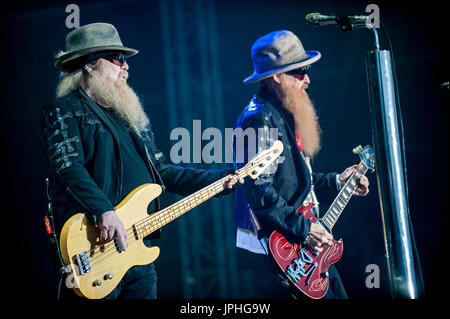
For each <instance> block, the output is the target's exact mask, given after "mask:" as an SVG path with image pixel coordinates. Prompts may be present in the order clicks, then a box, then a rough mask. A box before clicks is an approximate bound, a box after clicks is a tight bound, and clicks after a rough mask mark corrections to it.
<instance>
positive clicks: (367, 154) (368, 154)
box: [353, 145, 375, 172]
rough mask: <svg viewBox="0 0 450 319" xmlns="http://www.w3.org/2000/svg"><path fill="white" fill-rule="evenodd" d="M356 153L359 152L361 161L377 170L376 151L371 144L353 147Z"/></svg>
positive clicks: (371, 168) (372, 169)
mask: <svg viewBox="0 0 450 319" xmlns="http://www.w3.org/2000/svg"><path fill="white" fill-rule="evenodd" d="M353 153H354V154H358V155H359V158H360V159H361V162H362V163H364V165H366V166H367V168H369V169H370V170H371V171H372V172H374V171H375V153H374V151H373V149H372V147H371V146H370V145H366V146H364V148H363V147H362V146H361V145H359V146H357V147H355V148H354V149H353Z"/></svg>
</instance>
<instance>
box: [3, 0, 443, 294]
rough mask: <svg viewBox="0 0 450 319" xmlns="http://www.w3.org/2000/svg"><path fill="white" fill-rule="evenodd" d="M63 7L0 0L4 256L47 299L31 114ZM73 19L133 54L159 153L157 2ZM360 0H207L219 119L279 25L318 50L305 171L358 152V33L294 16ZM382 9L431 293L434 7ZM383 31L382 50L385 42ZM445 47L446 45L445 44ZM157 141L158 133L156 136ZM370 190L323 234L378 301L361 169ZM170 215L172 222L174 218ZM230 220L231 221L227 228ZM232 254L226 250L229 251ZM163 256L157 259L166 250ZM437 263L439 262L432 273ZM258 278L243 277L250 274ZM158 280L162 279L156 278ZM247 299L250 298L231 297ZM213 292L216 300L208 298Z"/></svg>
mask: <svg viewBox="0 0 450 319" xmlns="http://www.w3.org/2000/svg"><path fill="white" fill-rule="evenodd" d="M67 4H68V3H65V2H60V1H59V2H49V1H43V2H39V4H37V3H35V2H32V1H29V2H16V1H14V2H6V3H4V4H3V3H2V9H1V16H0V19H1V26H0V32H1V43H2V50H1V57H2V59H1V61H2V69H3V70H2V72H1V77H2V82H1V89H2V94H1V112H2V114H1V117H0V119H1V139H2V148H1V149H2V156H1V160H2V165H1V170H0V171H1V176H2V179H1V180H2V184H3V192H2V194H3V196H4V197H3V207H2V216H3V219H2V226H3V227H2V228H3V229H6V230H7V232H6V234H7V235H6V236H5V237H6V238H3V256H2V264H3V266H6V268H7V269H8V272H7V274H8V275H7V276H6V277H8V279H11V282H10V288H11V292H13V293H14V296H16V297H19V296H20V295H22V294H23V292H24V291H27V292H26V295H28V296H34V297H42V298H54V296H55V292H56V277H55V275H54V273H52V271H51V270H50V267H49V256H48V251H47V245H48V243H47V238H46V236H45V233H44V229H43V224H42V212H43V211H44V210H45V207H46V203H45V192H44V178H45V176H46V172H47V169H46V165H45V162H44V159H43V156H42V154H41V151H40V149H39V111H40V107H41V105H42V104H43V103H45V102H47V101H49V100H50V99H51V98H52V94H53V92H54V87H55V84H56V82H57V80H58V73H57V72H56V70H55V69H54V67H53V55H54V53H55V52H57V51H58V50H60V49H64V40H65V35H66V33H67V32H68V29H67V28H66V26H65V19H66V16H67V13H66V12H65V7H66V5H67ZM77 4H78V5H79V7H80V10H81V24H82V25H83V24H87V23H92V22H99V21H103V22H109V23H112V24H114V25H115V26H116V27H117V29H118V30H119V33H120V35H121V38H122V40H123V42H124V44H125V45H127V46H130V47H134V48H138V49H139V50H140V53H139V54H138V55H137V56H136V57H134V58H132V59H130V61H129V64H130V80H129V81H130V83H131V85H132V86H133V87H134V88H135V89H136V91H137V92H138V93H139V94H140V95H141V96H142V97H143V100H144V103H145V107H146V111H147V112H148V113H149V114H150V116H151V118H152V119H158V120H157V121H156V120H153V125H154V130H155V134H156V136H157V138H158V140H159V141H163V142H160V145H161V148H162V149H163V150H164V151H165V152H166V153H168V152H169V150H170V146H171V143H169V134H170V130H171V129H172V128H171V127H168V124H167V123H168V116H169V115H168V114H167V108H166V107H165V106H166V105H167V96H166V90H165V79H164V65H163V63H162V61H163V50H162V35H161V34H162V30H161V22H160V16H159V2H158V1H128V2H120V1H110V2H108V1H95V2H94V1H90V2H87V1H77ZM368 4H369V3H365V2H362V1H356V0H345V1H321V2H320V3H317V2H316V1H286V0H278V1H249V0H244V1H234V0H233V1H220V0H217V1H216V17H217V32H218V46H219V55H220V69H221V81H222V83H223V87H222V90H223V96H224V98H223V105H225V106H226V112H225V125H226V126H227V127H233V124H234V121H235V119H236V117H237V115H238V114H239V112H240V110H241V109H242V107H243V106H245V105H246V103H247V102H248V100H249V98H250V97H251V96H252V94H253V93H254V92H255V90H256V86H254V85H253V86H252V85H250V86H243V85H242V80H243V78H245V77H246V76H248V75H250V74H251V73H252V65H251V59H250V47H251V44H252V43H253V41H254V40H255V39H257V38H258V37H259V36H261V35H263V34H265V33H268V32H270V31H273V30H277V29H278V30H279V29H288V30H292V31H294V32H295V33H296V34H297V35H299V37H300V38H301V40H302V42H303V44H304V46H305V48H306V49H315V50H319V51H321V52H322V59H321V60H320V61H319V62H318V63H315V64H314V67H313V69H312V72H311V76H310V78H311V82H312V83H311V86H310V90H309V92H310V96H311V98H312V100H313V102H314V103H315V105H316V107H317V109H318V114H319V117H320V121H321V126H322V128H323V130H324V136H323V147H322V151H321V153H320V154H319V156H318V158H317V159H316V161H315V163H314V166H315V169H316V170H317V171H327V170H342V169H344V168H345V167H347V166H349V165H351V164H352V163H354V162H355V161H356V158H355V157H354V155H353V154H352V153H351V150H352V148H353V147H355V146H356V145H358V144H363V145H365V144H371V143H372V141H371V129H370V117H369V106H368V93H367V81H366V74H365V65H364V56H365V54H366V52H367V51H368V50H370V49H371V48H372V38H371V35H370V34H369V32H368V31H357V32H351V33H346V32H342V31H341V30H339V28H338V27H337V26H326V27H323V28H320V29H315V28H311V27H308V26H306V25H305V23H304V16H305V15H306V14H307V13H309V12H322V13H349V14H360V13H364V9H365V7H366V5H368ZM377 4H378V6H379V8H380V18H381V21H382V22H383V24H384V25H385V26H386V28H387V29H388V32H389V34H390V36H391V39H392V43H393V48H394V53H395V58H396V60H395V62H396V68H397V72H398V80H399V84H400V87H399V91H400V98H401V106H402V111H403V121H404V133H405V142H406V159H407V168H408V187H409V199H410V203H409V204H410V213H411V219H412V222H413V226H414V231H415V237H416V244H417V248H418V251H419V254H420V258H421V263H422V269H423V275H424V280H425V290H426V293H427V295H428V296H438V291H439V290H440V289H439V287H441V286H442V283H443V281H448V280H447V279H446V276H445V274H444V273H442V276H436V275H437V274H440V273H441V272H442V271H444V270H442V269H441V267H440V266H439V264H440V260H439V258H440V257H439V256H440V254H441V252H442V251H445V250H444V248H445V240H446V235H447V229H448V228H447V226H448V215H447V213H448V183H447V178H448V169H447V167H448V166H447V161H448V136H447V134H448V119H447V118H448V109H447V108H448V90H443V89H441V87H440V86H441V83H443V82H445V81H448V80H449V74H448V51H445V50H444V45H445V42H446V40H445V39H446V38H447V35H446V33H447V29H448V28H445V27H444V25H445V22H444V21H441V20H440V19H438V18H437V16H438V13H440V12H444V9H443V7H441V6H440V5H439V4H438V2H430V1H428V2H427V3H426V4H424V3H423V2H422V3H418V2H410V3H401V4H396V5H394V4H391V3H387V2H380V1H378V2H377ZM385 43H386V42H385V40H384V38H382V47H383V48H386V45H385ZM446 52H447V54H444V53H446ZM166 141H167V142H166ZM369 179H370V182H371V193H370V194H369V195H368V196H367V197H366V198H365V199H360V198H357V199H354V200H353V201H352V202H351V203H350V204H349V206H348V208H347V209H346V210H347V212H346V215H345V217H344V218H343V221H342V222H340V223H339V224H338V225H337V226H336V229H335V231H334V233H335V236H336V237H342V238H344V240H345V242H346V250H345V253H344V257H343V258H342V260H341V261H340V262H339V265H338V268H339V270H340V272H341V275H342V277H343V279H344V282H345V283H346V288H347V290H348V292H349V295H350V297H352V298H365V299H367V298H374V297H389V296H390V292H389V283H388V274H387V266H386V259H385V256H384V244H383V233H382V226H381V225H382V224H381V215H380V210H379V204H378V192H377V189H376V179H375V175H373V174H372V175H370V174H369ZM181 222H182V221H181ZM228 227H232V225H228ZM175 233H176V228H175V227H174V226H171V225H168V226H167V229H166V230H165V233H164V234H165V236H164V241H161V243H158V244H159V245H160V246H161V247H162V249H163V250H164V247H167V246H170V247H173V246H176V245H177V243H176V242H175V239H176V238H177V237H176V234H175ZM236 249H237V248H236ZM237 256H238V260H239V267H238V271H243V270H245V269H246V267H247V266H246V258H247V257H246V256H247V254H246V253H244V252H243V251H241V250H239V251H238V252H237ZM167 258H168V257H167ZM165 261H166V259H165V257H161V258H160V259H159V260H158V261H157V264H156V266H157V270H158V275H159V297H160V298H181V297H182V292H181V288H180V284H179V280H178V279H176V278H178V276H180V272H179V269H178V267H179V266H178V265H177V264H175V265H174V267H167V263H165ZM368 264H377V265H379V267H380V271H381V287H380V288H379V289H368V288H367V287H366V286H365V285H364V280H365V278H366V276H367V274H366V273H365V267H366V265H368ZM444 272H445V271H444ZM257 275H258V274H257V273H256V274H255V278H257ZM165 283H170V285H168V284H165ZM242 296H243V297H250V298H252V297H253V296H252V295H242ZM210 297H211V298H216V296H214V295H212V296H210Z"/></svg>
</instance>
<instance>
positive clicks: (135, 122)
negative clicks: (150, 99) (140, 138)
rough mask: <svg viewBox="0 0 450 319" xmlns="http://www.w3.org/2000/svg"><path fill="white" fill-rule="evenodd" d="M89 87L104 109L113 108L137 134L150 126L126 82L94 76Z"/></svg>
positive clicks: (93, 96) (95, 99) (134, 94)
mask: <svg viewBox="0 0 450 319" xmlns="http://www.w3.org/2000/svg"><path fill="white" fill-rule="evenodd" d="M89 87H90V89H91V91H92V92H93V93H92V96H91V97H92V98H93V99H94V101H96V102H97V103H98V104H100V105H102V106H103V107H106V108H112V109H113V110H114V111H115V112H116V113H117V114H118V115H119V117H120V118H122V119H123V120H124V121H125V122H126V123H127V125H128V127H129V128H130V129H132V130H134V131H135V132H136V133H137V134H140V133H141V132H142V131H144V130H145V128H146V127H147V126H148V124H149V122H150V121H149V119H148V117H147V115H146V114H145V112H144V109H143V107H142V105H141V102H140V101H139V98H138V96H137V94H136V93H135V92H134V90H133V89H132V88H131V87H130V86H129V85H128V84H127V83H126V81H123V80H118V81H117V82H112V81H108V80H105V79H103V78H101V77H100V76H98V75H96V74H94V75H93V76H92V77H91V78H90V79H89Z"/></svg>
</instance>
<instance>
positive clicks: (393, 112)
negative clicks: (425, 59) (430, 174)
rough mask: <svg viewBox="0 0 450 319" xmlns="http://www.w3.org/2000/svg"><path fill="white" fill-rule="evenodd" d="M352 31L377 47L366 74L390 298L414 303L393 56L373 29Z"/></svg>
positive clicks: (417, 274) (417, 287)
mask: <svg viewBox="0 0 450 319" xmlns="http://www.w3.org/2000/svg"><path fill="white" fill-rule="evenodd" d="M351 27H352V29H362V28H367V29H370V30H372V31H373V34H374V46H375V49H374V50H373V51H370V52H368V53H367V54H366V70H367V81H368V89H369V100H370V115H371V122H372V123H371V124H372V140H373V144H374V149H375V156H376V167H377V169H376V172H377V184H378V192H379V194H380V197H379V200H380V208H381V214H382V222H383V232H384V241H385V250H386V257H387V265H388V270H389V279H390V280H389V281H390V288H391V294H392V297H394V298H405V299H416V298H419V297H421V295H422V294H423V279H422V272H421V269H420V261H419V256H418V253H417V250H416V246H415V241H414V234H413V228H412V224H411V220H410V214H409V207H408V190H407V175H406V160H405V151H404V141H403V127H402V119H401V112H400V104H399V95H398V87H397V82H396V77H395V70H394V68H393V61H392V59H391V58H392V54H391V51H388V50H380V44H379V39H378V32H377V29H376V28H375V27H374V26H373V25H371V24H367V23H366V24H358V25H352V26H351ZM391 50H392V48H391Z"/></svg>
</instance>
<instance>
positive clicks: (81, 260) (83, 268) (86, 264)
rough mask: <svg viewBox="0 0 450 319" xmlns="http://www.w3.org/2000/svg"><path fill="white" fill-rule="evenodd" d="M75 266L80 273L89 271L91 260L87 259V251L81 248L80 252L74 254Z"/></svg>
mask: <svg viewBox="0 0 450 319" xmlns="http://www.w3.org/2000/svg"><path fill="white" fill-rule="evenodd" d="M76 259H77V266H78V269H79V271H80V275H81V276H82V275H84V274H85V273H88V272H90V271H91V269H92V267H91V262H90V260H89V256H88V255H87V251H86V250H83V251H82V252H81V253H79V254H77V255H76Z"/></svg>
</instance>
